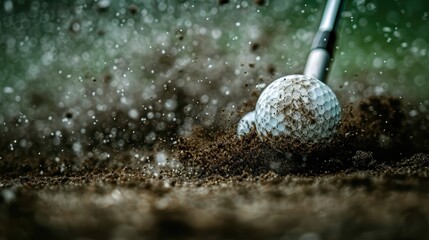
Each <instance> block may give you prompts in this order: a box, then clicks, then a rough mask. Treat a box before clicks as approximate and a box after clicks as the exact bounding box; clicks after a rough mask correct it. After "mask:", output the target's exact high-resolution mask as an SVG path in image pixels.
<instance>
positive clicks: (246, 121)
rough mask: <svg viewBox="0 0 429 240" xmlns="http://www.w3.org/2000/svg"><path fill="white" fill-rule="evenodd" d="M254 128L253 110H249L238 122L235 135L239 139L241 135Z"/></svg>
mask: <svg viewBox="0 0 429 240" xmlns="http://www.w3.org/2000/svg"><path fill="white" fill-rule="evenodd" d="M255 130H256V128H255V111H251V112H248V113H246V114H245V115H244V116H243V117H242V118H241V119H240V121H239V122H238V126H237V136H238V138H240V139H241V138H242V137H243V136H245V135H247V134H249V133H250V132H251V131H255Z"/></svg>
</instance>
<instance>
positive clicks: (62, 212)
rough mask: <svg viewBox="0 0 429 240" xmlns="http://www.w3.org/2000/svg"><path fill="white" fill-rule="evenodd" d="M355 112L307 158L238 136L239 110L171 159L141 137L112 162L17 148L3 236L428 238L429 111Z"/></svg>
mask: <svg viewBox="0 0 429 240" xmlns="http://www.w3.org/2000/svg"><path fill="white" fill-rule="evenodd" d="M251 105H252V103H251V101H250V103H249V104H248V106H244V107H243V112H244V111H245V110H248V108H250V106H251ZM344 109H345V111H344V114H343V122H342V125H341V129H340V131H339V133H338V135H337V136H336V138H335V139H334V141H333V142H332V144H331V145H329V147H320V148H317V147H316V148H315V149H312V151H311V152H308V153H307V155H306V156H305V158H303V156H296V157H288V158H285V157H284V156H282V155H281V154H279V153H277V152H275V151H273V150H271V149H269V148H268V147H267V146H265V145H264V144H263V143H261V142H260V141H259V140H258V138H257V137H256V135H251V136H248V137H246V138H245V139H243V140H242V141H239V140H238V139H237V138H236V136H235V128H234V125H235V122H236V120H237V119H236V118H231V119H230V120H229V123H228V121H226V122H227V123H226V124H225V126H224V127H223V128H222V127H216V128H212V129H207V128H203V127H196V128H195V129H194V131H193V133H192V134H191V135H190V136H189V137H183V138H180V139H179V140H178V141H177V142H176V143H174V144H171V145H170V143H165V144H166V145H167V147H168V149H169V150H168V154H169V159H170V164H168V165H167V166H164V167H160V166H157V165H156V164H155V161H154V157H153V156H151V157H149V158H148V161H147V162H140V161H139V160H136V159H135V158H133V157H132V153H134V152H138V150H139V149H138V148H136V147H135V146H134V145H132V144H131V146H133V147H131V148H123V149H121V150H118V151H116V152H115V153H114V154H113V156H112V157H111V158H109V159H107V160H104V161H100V160H99V161H93V160H91V159H88V158H86V159H84V160H81V161H78V160H76V157H72V156H68V155H62V156H61V159H57V160H54V159H53V158H49V157H46V156H37V157H34V156H33V157H31V156H29V155H32V154H29V155H25V154H22V155H17V154H12V153H10V154H8V155H6V156H5V157H4V158H3V159H2V161H1V162H0V173H1V174H0V190H1V195H0V239H36V238H37V239H428V238H429V230H428V229H429V228H428V227H429V207H428V206H429V205H428V203H429V200H428V194H429V178H428V176H429V154H428V148H427V146H429V145H428V138H427V137H428V132H427V126H428V125H427V118H425V117H420V118H411V117H409V116H408V115H407V114H406V111H408V109H407V107H406V106H403V105H402V104H401V101H400V100H399V99H396V98H392V97H370V98H368V99H365V100H363V101H361V102H359V103H356V104H354V105H350V106H347V107H345V108H344ZM70 117H72V116H70ZM157 147H159V148H160V146H155V148H157ZM60 163H61V164H60Z"/></svg>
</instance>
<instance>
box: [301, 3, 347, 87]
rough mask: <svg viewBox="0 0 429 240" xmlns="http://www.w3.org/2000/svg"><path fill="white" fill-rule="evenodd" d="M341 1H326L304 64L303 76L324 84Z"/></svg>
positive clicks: (331, 54) (332, 48)
mask: <svg viewBox="0 0 429 240" xmlns="http://www.w3.org/2000/svg"><path fill="white" fill-rule="evenodd" d="M342 5H343V0H328V2H327V3H326V7H325V11H324V12H323V17H322V21H321V23H320V27H319V30H318V31H317V34H316V36H315V38H314V40H313V44H312V46H311V51H310V54H309V55H308V58H307V63H306V64H305V69H304V75H306V76H312V77H315V78H317V79H319V80H320V81H322V82H326V77H327V73H328V68H329V64H330V62H331V59H332V56H333V51H334V45H335V40H336V28H337V25H338V21H339V19H340V15H341V9H342Z"/></svg>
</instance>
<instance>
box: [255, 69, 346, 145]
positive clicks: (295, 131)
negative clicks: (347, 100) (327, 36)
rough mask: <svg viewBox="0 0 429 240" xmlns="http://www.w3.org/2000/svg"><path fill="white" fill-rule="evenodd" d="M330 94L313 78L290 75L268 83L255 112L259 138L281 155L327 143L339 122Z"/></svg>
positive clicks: (337, 110) (338, 115) (334, 99)
mask: <svg viewBox="0 0 429 240" xmlns="http://www.w3.org/2000/svg"><path fill="white" fill-rule="evenodd" d="M340 111H341V110H340V106H339V103H338V100H337V97H336V96H335V94H334V93H333V92H332V90H331V89H330V88H329V87H328V86H327V85H325V84H324V83H322V82H321V81H319V80H317V79H316V78H313V77H308V76H303V75H290V76H286V77H281V78H279V79H277V80H275V81H274V82H272V83H271V84H270V85H269V86H268V87H266V88H265V89H264V91H263V92H262V93H261V95H260V97H259V99H258V101H257V103H256V108H255V116H254V117H255V124H256V130H257V133H258V136H259V138H260V139H261V140H262V141H263V142H266V143H267V144H268V145H270V146H271V147H272V148H274V149H276V150H278V151H280V152H282V153H285V154H286V153H293V152H298V153H299V152H301V153H302V152H305V151H307V150H309V148H310V147H312V146H314V145H315V144H323V143H328V142H329V141H330V140H331V139H332V137H333V136H334V134H335V132H336V127H337V125H338V124H339V122H340V119H341V112H340Z"/></svg>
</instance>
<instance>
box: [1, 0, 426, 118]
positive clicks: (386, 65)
mask: <svg viewBox="0 0 429 240" xmlns="http://www.w3.org/2000/svg"><path fill="white" fill-rule="evenodd" d="M221 2H223V1H215V0H212V1H184V0H182V1H131V0H130V1H125V0H120V1H113V0H112V1H108V0H100V1H83V0H80V1H66V0H61V1H26V0H4V1H3V2H2V4H3V5H2V6H1V7H0V32H1V35H0V51H1V54H0V91H1V95H0V102H1V103H0V109H1V113H0V120H1V122H5V121H7V119H9V118H11V117H16V116H18V115H19V114H26V115H27V116H28V115H37V114H40V115H41V116H43V114H44V115H46V118H47V117H48V116H49V115H52V114H53V113H52V114H50V110H49V109H50V106H49V104H39V105H38V106H37V107H35V103H34V102H37V99H38V98H42V97H45V98H49V99H50V102H51V104H53V105H57V107H59V108H79V106H80V105H81V104H84V103H83V102H82V99H85V98H87V97H88V95H90V94H93V95H99V97H100V100H99V101H101V102H103V101H104V100H103V96H104V95H106V91H104V92H103V90H102V89H101V90H100V88H97V87H94V82H96V81H97V80H98V81H99V80H100V79H102V78H103V76H104V75H105V74H107V73H108V74H110V75H111V77H112V82H111V83H109V84H110V85H109V87H110V89H111V90H114V91H111V92H113V93H116V94H118V95H120V96H124V97H125V98H126V96H127V95H130V96H134V95H133V94H137V93H138V94H139V95H141V97H142V99H146V100H147V99H149V98H150V97H148V96H150V91H149V92H148V91H144V89H147V87H148V86H150V84H154V85H156V84H157V82H162V83H164V82H165V81H174V80H175V79H173V78H174V77H175V76H177V75H174V74H171V71H177V72H180V71H182V69H188V70H189V69H191V70H189V71H188V72H189V74H188V78H187V79H186V78H185V80H184V81H186V82H191V83H192V82H193V81H194V82H195V85H198V82H199V80H201V82H202V81H205V79H206V80H207V79H209V78H213V79H218V81H219V86H220V87H219V88H220V89H219V94H223V95H228V96H229V98H228V99H229V100H231V101H235V103H236V104H240V102H241V101H242V100H243V99H245V98H247V97H248V96H249V94H248V93H244V94H242V92H243V86H244V84H243V82H247V83H249V84H250V86H249V85H247V84H246V85H245V86H249V87H248V89H247V90H248V91H249V89H250V90H251V89H253V87H254V86H255V85H256V84H257V83H258V80H257V76H263V77H264V78H263V79H264V81H265V82H269V81H271V80H274V79H275V78H276V77H280V76H283V75H288V74H292V73H301V72H302V70H303V67H304V64H305V60H306V57H307V54H308V50H309V48H310V45H311V42H312V38H313V36H314V34H315V31H316V30H317V27H318V24H319V21H320V18H321V15H322V12H323V9H324V5H325V1H321V0H313V1H304V0H293V1H280V0H278V1H275V0H270V1H269V0H267V1H252V0H247V1H246V0H244V1H238V0H237V1H225V2H227V3H225V4H221ZM428 18H429V6H428V4H427V2H426V1H425V0H411V1H399V0H396V1H381V0H379V1H365V0H349V1H346V6H345V12H344V14H343V17H342V20H341V24H340V31H339V41H338V42H337V49H336V52H335V61H334V63H333V66H332V71H331V73H330V77H329V80H328V84H329V85H330V86H331V87H332V88H333V89H334V90H335V91H337V92H338V93H339V94H340V95H341V96H342V99H343V101H346V102H347V101H350V102H353V101H357V100H358V99H360V98H361V97H365V96H369V95H373V94H376V95H380V94H387V95H394V96H400V97H401V98H403V99H404V100H406V101H407V102H410V103H413V104H420V105H428V102H427V99H428V96H429V93H428V90H429V83H428V81H427V80H428V73H429V69H428V66H429V57H428V39H429V36H428V35H429V31H428V29H429V21H428ZM163 57H164V58H163ZM159 63H161V64H159ZM163 63H165V64H163ZM247 64H249V65H252V64H254V66H255V67H254V69H253V70H252V69H244V68H243V65H245V66H247ZM252 66H253V65H252ZM270 66H272V67H273V69H271V71H270V72H271V73H273V75H270V74H268V73H266V68H270ZM273 70H275V71H273ZM251 71H253V75H246V74H248V72H251ZM109 77H110V76H109ZM160 79H162V80H160ZM249 79H250V80H249ZM210 81H211V80H210ZM214 81H216V80H214ZM91 84H92V85H91ZM148 84H149V85H148ZM210 86H211V85H201V86H200V87H198V91H199V92H198V93H195V92H193V93H192V94H194V95H195V96H197V97H200V96H204V91H209V89H208V88H210ZM88 88H91V91H88ZM195 91H197V90H195ZM248 91H247V92H248ZM244 92H246V91H244ZM30 93H31V94H30ZM140 93H141V94H140ZM145 94H146V95H145ZM190 94H191V93H190ZM347 98H348V99H347ZM128 100H130V99H128ZM123 101H124V102H127V99H125V100H124V99H123ZM134 101H135V102H138V99H137V100H136V99H134ZM425 101H426V103H425ZM88 104H89V103H88ZM97 104H98V105H97V107H99V108H103V106H99V102H98V103H97ZM105 104H107V105H109V104H116V103H115V102H110V103H109V102H108V101H107V100H106V101H105ZM36 105H37V104H36ZM105 108H106V107H105Z"/></svg>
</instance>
